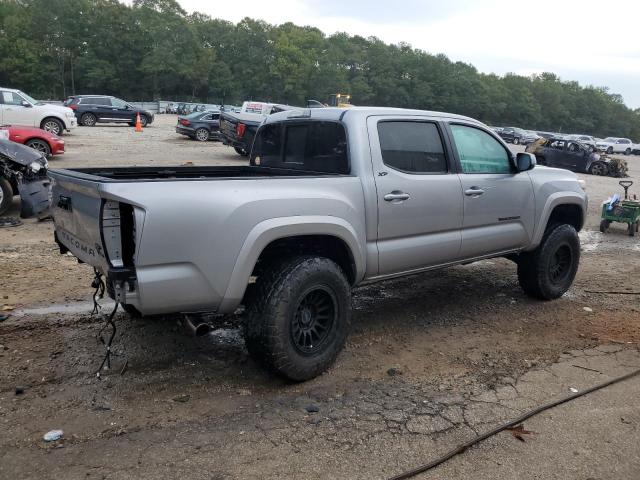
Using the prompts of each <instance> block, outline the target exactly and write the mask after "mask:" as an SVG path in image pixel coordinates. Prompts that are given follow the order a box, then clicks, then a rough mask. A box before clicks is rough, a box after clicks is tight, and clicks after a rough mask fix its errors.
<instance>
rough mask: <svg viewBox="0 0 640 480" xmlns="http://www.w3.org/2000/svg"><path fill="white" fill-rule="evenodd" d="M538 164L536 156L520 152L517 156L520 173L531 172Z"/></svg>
mask: <svg viewBox="0 0 640 480" xmlns="http://www.w3.org/2000/svg"><path fill="white" fill-rule="evenodd" d="M536 164H537V162H536V156H535V155H534V154H533V153H527V152H519V153H518V154H517V155H516V165H517V167H518V172H526V171H528V170H531V169H532V168H533V167H535V166H536Z"/></svg>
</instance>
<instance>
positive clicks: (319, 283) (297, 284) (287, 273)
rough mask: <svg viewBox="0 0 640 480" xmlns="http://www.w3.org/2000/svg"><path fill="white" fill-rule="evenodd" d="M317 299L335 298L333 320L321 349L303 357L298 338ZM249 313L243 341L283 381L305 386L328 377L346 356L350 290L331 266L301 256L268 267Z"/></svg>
mask: <svg viewBox="0 0 640 480" xmlns="http://www.w3.org/2000/svg"><path fill="white" fill-rule="evenodd" d="M316 292H319V293H316ZM314 294H315V295H326V297H327V298H330V300H331V304H332V305H333V310H331V313H332V315H331V314H330V315H329V316H331V317H332V319H331V324H330V326H329V327H327V328H326V330H325V332H326V333H323V335H324V337H323V338H321V339H319V340H318V341H319V342H320V343H319V344H318V345H316V346H313V345H311V348H312V349H315V350H313V351H311V352H303V351H301V346H300V345H299V338H298V339H297V340H296V339H294V332H296V331H297V330H296V328H299V326H300V323H299V320H300V318H301V317H302V315H299V313H300V311H301V309H303V310H304V307H303V305H305V300H307V299H308V298H309V296H310V295H314ZM245 307H246V313H245V316H246V318H245V327H244V337H245V343H246V345H247V349H248V350H249V353H250V354H251V356H252V357H253V358H254V359H255V360H256V361H257V362H259V363H261V364H263V365H264V366H265V367H267V368H268V369H269V370H271V371H273V372H275V373H277V374H278V375H281V376H283V377H285V378H287V379H289V380H293V381H296V382H300V381H304V380H309V379H311V378H313V377H316V376H318V375H320V374H321V373H322V372H324V371H325V370H326V369H327V368H329V366H330V365H331V364H332V363H333V362H334V361H335V359H336V357H337V356H338V353H339V352H340V350H342V347H343V346H344V342H345V340H346V337H347V334H348V332H349V328H350V324H351V289H350V287H349V283H348V282H347V279H346V278H345V275H344V272H343V271H342V270H341V269H340V267H339V266H338V265H336V263H335V262H333V261H332V260H329V259H328V258H324V257H314V256H297V257H293V258H291V259H288V260H285V261H282V262H280V263H275V264H271V265H268V266H266V267H264V268H263V271H262V273H260V274H259V276H258V279H257V282H256V283H255V284H253V285H251V286H250V289H249V291H248V292H247V295H246V296H245ZM296 322H298V323H296ZM298 331H299V330H298Z"/></svg>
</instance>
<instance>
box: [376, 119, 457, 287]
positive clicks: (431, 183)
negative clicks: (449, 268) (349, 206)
mask: <svg viewBox="0 0 640 480" xmlns="http://www.w3.org/2000/svg"><path fill="white" fill-rule="evenodd" d="M367 125H368V130H369V140H370V145H371V157H372V162H373V169H374V178H375V183H376V190H377V197H378V242H377V245H378V264H379V275H380V276H385V275H392V274H394V273H400V272H407V271H411V270H420V269H423V268H428V267H431V266H435V265H440V264H443V263H447V262H450V261H455V260H456V259H458V257H459V255H460V244H461V234H460V228H461V227H462V192H461V189H460V179H459V177H458V174H457V173H456V172H455V171H454V169H452V161H451V158H450V152H447V150H446V148H445V147H444V142H443V131H442V126H441V125H440V124H439V123H438V122H437V121H434V120H430V119H428V118H425V117H419V116H416V117H411V118H410V119H407V117H402V118H395V119H394V118H393V117H370V118H369V119H368V121H367Z"/></svg>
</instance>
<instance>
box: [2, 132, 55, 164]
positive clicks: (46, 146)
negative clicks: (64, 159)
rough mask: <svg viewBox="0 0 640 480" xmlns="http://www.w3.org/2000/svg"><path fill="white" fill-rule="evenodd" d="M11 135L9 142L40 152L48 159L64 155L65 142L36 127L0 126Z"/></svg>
mask: <svg viewBox="0 0 640 480" xmlns="http://www.w3.org/2000/svg"><path fill="white" fill-rule="evenodd" d="M0 130H4V131H6V132H7V133H8V135H9V140H11V141H12V142H16V143H21V144H23V145H26V146H27V147H31V148H33V149H34V150H38V151H39V152H40V153H42V154H43V155H45V156H46V157H48V156H50V155H59V154H62V153H64V140H62V139H61V138H60V137H58V136H57V135H54V134H53V133H51V132H47V131H46V130H42V129H41V128H34V127H14V126H10V125H3V126H0Z"/></svg>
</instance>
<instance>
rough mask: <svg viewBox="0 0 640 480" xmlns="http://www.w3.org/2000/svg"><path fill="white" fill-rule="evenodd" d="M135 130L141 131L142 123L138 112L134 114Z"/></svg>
mask: <svg viewBox="0 0 640 480" xmlns="http://www.w3.org/2000/svg"><path fill="white" fill-rule="evenodd" d="M136 132H142V123H140V114H139V113H137V114H136Z"/></svg>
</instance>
